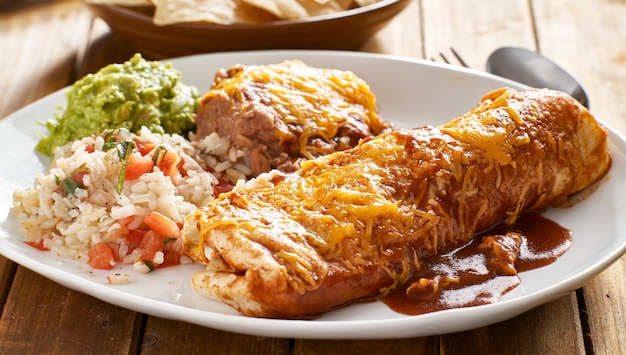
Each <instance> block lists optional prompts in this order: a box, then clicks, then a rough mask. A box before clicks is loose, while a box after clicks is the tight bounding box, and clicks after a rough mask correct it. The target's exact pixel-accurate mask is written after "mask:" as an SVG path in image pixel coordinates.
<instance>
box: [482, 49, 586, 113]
mask: <svg viewBox="0 0 626 355" xmlns="http://www.w3.org/2000/svg"><path fill="white" fill-rule="evenodd" d="M487 71H488V72H490V73H492V74H495V75H498V76H501V77H505V78H508V79H511V80H515V81H517V82H520V83H522V84H526V85H528V86H531V87H535V88H548V89H553V90H559V91H563V92H565V93H567V94H569V95H570V96H572V97H573V98H575V99H576V100H578V102H580V103H581V104H583V105H584V106H585V107H589V99H588V98H587V94H586V93H585V89H584V88H583V87H582V85H581V84H580V83H579V82H578V81H577V80H576V79H575V78H574V77H573V76H572V75H571V74H570V73H568V72H567V71H565V69H563V68H561V67H560V66H558V65H556V64H555V63H554V62H552V61H551V60H550V59H548V58H546V57H544V56H542V55H541V54H539V53H537V52H534V51H530V50H527V49H524V48H516V47H502V48H499V49H496V50H495V51H494V52H493V53H491V55H490V56H489V58H488V59H487Z"/></svg>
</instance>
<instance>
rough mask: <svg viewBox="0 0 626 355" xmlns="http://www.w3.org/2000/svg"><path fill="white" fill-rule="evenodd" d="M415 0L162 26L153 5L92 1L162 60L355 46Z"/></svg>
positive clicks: (119, 29)
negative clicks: (269, 18) (263, 19)
mask: <svg viewBox="0 0 626 355" xmlns="http://www.w3.org/2000/svg"><path fill="white" fill-rule="evenodd" d="M410 1H411V0H382V1H380V2H378V3H375V4H372V5H369V6H364V7H360V8H355V9H350V10H346V11H342V12H338V13H335V14H331V15H324V16H316V17H311V18H307V19H301V20H279V21H273V22H267V23H261V24H237V25H216V24H210V23H181V24H175V25H168V26H157V25H155V24H153V23H152V12H153V11H154V10H153V9H149V10H146V8H143V9H142V8H130V7H122V6H112V5H96V4H88V6H89V9H90V10H91V11H92V12H93V13H94V14H95V15H96V16H98V17H100V18H101V19H102V20H104V21H105V22H106V23H107V24H108V25H109V26H110V27H111V29H112V30H113V31H115V32H116V33H118V34H119V35H121V36H123V37H124V38H126V39H127V40H128V41H130V42H132V43H134V44H135V45H137V47H138V48H139V49H140V50H141V51H142V54H144V55H145V56H147V57H152V58H154V59H163V58H170V57H178V56H184V55H190V54H197V53H208V52H220V51H237V50H256V49H337V50H353V49H357V48H358V47H359V46H361V45H362V44H364V43H365V42H366V41H367V40H368V39H369V38H370V37H371V36H372V35H374V34H375V33H376V32H377V31H379V30H380V29H381V28H383V27H384V26H385V25H386V24H387V23H388V22H389V21H390V20H391V19H392V18H393V17H394V16H396V15H397V14H398V13H400V12H401V11H402V10H403V9H404V8H405V7H406V6H407V5H408V4H409V3H410Z"/></svg>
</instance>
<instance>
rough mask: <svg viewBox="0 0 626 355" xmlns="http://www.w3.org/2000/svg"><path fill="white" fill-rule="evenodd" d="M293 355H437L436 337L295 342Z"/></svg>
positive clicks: (437, 344)
mask: <svg viewBox="0 0 626 355" xmlns="http://www.w3.org/2000/svg"><path fill="white" fill-rule="evenodd" d="M294 354H299V355H318V354H324V355H344V354H360V355H366V354H372V355H378V354H385V355H393V354H423V355H426V354H439V342H438V339H437V337H436V336H432V337H421V338H410V339H389V340H310V339H307V340H296V341H295V344H294Z"/></svg>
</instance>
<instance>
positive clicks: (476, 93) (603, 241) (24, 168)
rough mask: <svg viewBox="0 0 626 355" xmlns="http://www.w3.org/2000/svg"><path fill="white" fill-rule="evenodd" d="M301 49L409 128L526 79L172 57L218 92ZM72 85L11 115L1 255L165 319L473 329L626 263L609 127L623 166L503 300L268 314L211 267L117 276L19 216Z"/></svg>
mask: <svg viewBox="0 0 626 355" xmlns="http://www.w3.org/2000/svg"><path fill="white" fill-rule="evenodd" d="M294 58H297V59H301V60H303V61H305V62H306V63H308V64H310V65H314V66H318V67H327V68H336V69H344V70H352V71H353V72H355V73H356V74H357V75H358V76H360V77H362V78H364V79H365V80H366V81H367V82H368V83H369V84H370V86H371V88H372V90H373V92H374V93H375V94H376V95H377V97H378V104H379V106H380V109H381V113H382V115H383V116H384V117H385V118H386V119H389V120H392V121H394V122H396V123H397V124H398V125H400V126H405V127H409V126H418V125H423V124H433V125H437V124H441V123H445V122H447V121H449V120H450V119H451V118H453V117H454V116H456V115H459V114H461V113H464V112H466V111H468V110H469V109H470V108H471V107H473V106H474V105H475V104H476V103H477V102H478V101H479V100H480V98H481V97H482V96H483V95H484V94H485V93H487V92H488V91H490V90H492V89H497V88H499V87H502V86H512V87H518V88H522V86H521V85H519V84H516V83H513V82H510V81H506V80H503V79H500V78H497V77H494V76H491V75H488V74H484V73H481V72H477V71H471V70H467V69H463V68H455V67H449V66H446V65H441V64H437V63H432V62H426V61H420V60H415V59H407V58H398V57H390V56H382V55H373V54H364V53H356V52H328V51H267V52H239V53H225V54H209V55H199V56H192V57H185V58H180V59H175V60H172V64H173V65H174V67H176V68H177V69H179V70H180V71H182V73H183V80H184V81H185V82H186V83H188V84H192V85H195V86H197V87H198V88H199V89H200V90H202V91H204V90H207V89H208V87H209V85H210V83H211V82H212V80H213V75H214V73H215V72H216V71H217V70H218V69H220V68H224V67H228V66H231V65H233V64H236V63H241V64H264V63H277V62H279V61H281V60H284V59H294ZM64 91H65V90H62V91H60V92H56V93H54V94H51V95H50V96H47V97H45V98H44V99H42V100H40V101H37V102H35V103H33V104H31V105H29V106H27V107H25V108H23V109H22V110H20V111H18V112H16V113H15V114H13V115H11V116H9V117H8V118H6V119H4V120H2V121H1V122H0V151H1V152H2V155H1V156H0V221H2V222H1V223H2V225H1V227H0V253H2V254H3V255H5V256H6V257H8V258H9V259H11V260H13V261H15V262H17V263H19V264H21V265H23V266H25V267H27V268H29V269H31V270H33V271H35V272H37V273H39V274H41V275H43V276H45V277H47V278H50V279H51V280H54V281H56V282H58V283H60V284H63V285H65V286H67V287H69V288H72V289H75V290H78V291H81V292H84V293H87V294H89V295H92V296H94V297H97V298H99V299H102V300H104V301H106V302H110V303H112V304H115V305H118V306H121V307H125V308H128V309H132V310H135V311H138V312H143V313H147V314H151V315H155V316H159V317H164V318H170V319H177V320H183V321H187V322H191V323H196V324H200V325H203V326H207V327H211V328H216V329H221V330H226V331H232V332H239V333H245V334H253V335H258V336H269V337H291V338H326V339H330V338H339V339H356V338H361V339H365V338H367V339H373V338H404V337H415V336H427V335H434V334H442V333H450V332H457V331H463V330H468V329H472V328H477V327H481V326H485V325H488V324H492V323H496V322H500V321H503V320H506V319H509V318H512V317H514V316H516V315H518V314H520V313H523V312H525V311H527V310H529V309H531V308H533V307H536V306H538V305H540V304H543V303H546V302H548V301H551V300H553V299H556V298H558V297H561V296H563V295H564V294H566V293H568V292H570V291H572V290H575V289H576V288H578V287H580V286H582V285H583V283H584V282H585V281H587V280H589V279H590V278H592V277H593V276H595V275H597V274H598V273H600V272H601V271H602V270H604V269H605V268H606V267H608V266H609V265H610V264H611V263H613V262H614V261H616V260H617V259H618V258H619V257H620V256H621V255H622V254H623V253H624V251H625V250H626V218H625V217H626V189H625V188H623V186H626V142H625V140H624V138H623V137H621V136H620V135H619V134H617V133H616V132H615V131H614V130H612V129H610V128H609V132H610V136H609V139H610V142H611V150H612V153H613V165H612V167H611V171H610V172H609V176H610V179H609V178H607V179H604V181H603V182H602V183H601V184H600V186H599V188H598V189H597V191H595V193H594V194H592V195H591V196H590V197H588V198H586V199H585V200H584V201H582V202H580V203H579V204H577V205H575V206H574V207H572V208H568V209H552V210H549V211H548V212H547V213H546V215H547V216H548V217H549V218H551V219H553V220H555V221H557V222H558V223H560V224H561V225H562V226H565V227H567V228H569V229H571V230H572V232H573V245H572V247H571V249H570V250H569V251H568V252H567V253H566V254H565V255H564V256H563V257H562V258H560V259H559V260H558V261H557V262H555V263H554V264H552V265H549V266H546V267H544V268H541V269H537V270H534V271H530V272H525V273H522V274H521V279H522V283H521V285H520V286H518V287H517V288H516V289H514V290H513V291H511V292H510V293H508V294H506V295H505V296H504V297H503V299H502V300H501V301H500V302H499V303H496V304H491V305H485V306H478V307H470V308H463V309H453V310H447V311H441V312H436V313H430V314H425V315H419V316H405V315H401V314H397V313H395V312H393V311H391V310H389V309H388V308H387V307H386V306H385V305H384V304H382V303H380V302H375V303H368V304H359V305H352V306H349V307H346V308H343V309H340V310H337V311H333V312H329V313H327V314H325V315H324V316H322V317H321V318H319V319H317V320H314V321H293V320H272V319H257V318H249V317H243V316H240V315H238V314H237V313H236V312H234V311H233V310H232V309H230V308H229V307H227V306H225V305H223V304H221V303H219V302H214V301H210V300H207V299H203V298H202V297H200V296H198V295H197V294H196V293H195V292H194V291H193V290H192V289H191V287H190V285H189V279H190V276H191V274H192V273H193V272H194V271H196V270H199V269H201V267H200V266H199V265H191V266H181V267H175V268H165V269H159V270H157V271H156V272H153V273H151V274H148V275H142V274H137V273H135V272H133V270H132V268H130V267H128V266H126V267H118V268H116V269H115V270H114V272H128V273H130V274H131V283H129V284H127V285H118V286H110V285H107V283H106V279H105V278H106V275H108V274H110V273H111V272H109V271H101V270H93V269H91V268H90V267H88V266H86V265H84V264H82V263H80V262H76V261H72V260H65V259H60V258H57V257H55V256H53V255H52V254H50V253H48V252H40V251H37V250H35V249H34V248H31V247H29V246H27V245H26V244H24V243H23V242H21V241H20V238H19V237H18V236H17V235H16V234H15V228H14V225H12V223H13V222H12V221H11V220H10V219H9V218H8V217H7V216H8V211H9V207H10V206H11V204H12V193H13V191H14V190H15V189H16V188H26V187H28V186H30V185H31V183H32V182H33V181H34V176H35V174H36V173H38V172H40V171H43V170H44V169H45V164H47V162H45V161H43V162H42V161H41V160H40V157H38V156H37V155H36V154H35V153H34V150H33V148H34V146H35V144H36V142H37V140H38V139H39V137H40V136H41V135H45V134H46V131H45V128H44V127H42V126H41V125H39V124H38V123H37V122H40V121H43V120H46V119H48V118H50V117H52V112H53V111H54V109H55V107H56V106H57V105H64V104H65V97H64Z"/></svg>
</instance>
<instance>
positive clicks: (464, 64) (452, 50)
mask: <svg viewBox="0 0 626 355" xmlns="http://www.w3.org/2000/svg"><path fill="white" fill-rule="evenodd" d="M450 51H451V52H452V54H453V55H454V56H455V57H456V59H457V60H458V61H459V63H461V65H462V66H464V67H466V68H469V65H467V63H465V61H464V60H463V58H461V56H460V55H459V53H457V52H456V51H455V50H454V48H452V47H450ZM442 57H443V55H442Z"/></svg>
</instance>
